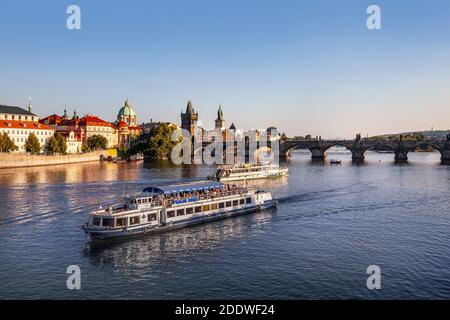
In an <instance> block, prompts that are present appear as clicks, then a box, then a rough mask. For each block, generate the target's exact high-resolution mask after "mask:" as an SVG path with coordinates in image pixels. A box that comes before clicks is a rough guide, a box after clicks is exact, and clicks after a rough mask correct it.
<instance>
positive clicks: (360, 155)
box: [348, 143, 367, 162]
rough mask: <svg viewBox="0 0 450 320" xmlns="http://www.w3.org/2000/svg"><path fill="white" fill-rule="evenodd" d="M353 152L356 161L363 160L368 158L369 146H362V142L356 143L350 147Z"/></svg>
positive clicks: (353, 158)
mask: <svg viewBox="0 0 450 320" xmlns="http://www.w3.org/2000/svg"><path fill="white" fill-rule="evenodd" d="M348 149H349V150H350V152H351V153H352V160H353V161H354V162H363V161H364V160H365V158H366V151H367V148H364V147H363V146H361V144H360V143H355V144H353V146H352V147H351V148H348Z"/></svg>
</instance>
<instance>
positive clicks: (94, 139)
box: [87, 135, 108, 150]
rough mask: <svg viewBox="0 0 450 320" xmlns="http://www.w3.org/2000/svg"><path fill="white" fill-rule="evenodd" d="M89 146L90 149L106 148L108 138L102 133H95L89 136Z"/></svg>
mask: <svg viewBox="0 0 450 320" xmlns="http://www.w3.org/2000/svg"><path fill="white" fill-rule="evenodd" d="M87 146H88V147H89V149H90V150H105V149H106V148H107V147H108V139H106V138H105V137H104V136H101V135H93V136H91V137H89V138H88V140H87Z"/></svg>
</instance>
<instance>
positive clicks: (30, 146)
mask: <svg viewBox="0 0 450 320" xmlns="http://www.w3.org/2000/svg"><path fill="white" fill-rule="evenodd" d="M25 151H26V152H29V153H31V154H38V153H40V152H41V144H40V143H39V139H38V137H36V135H35V134H34V133H30V134H29V135H28V138H27V140H25Z"/></svg>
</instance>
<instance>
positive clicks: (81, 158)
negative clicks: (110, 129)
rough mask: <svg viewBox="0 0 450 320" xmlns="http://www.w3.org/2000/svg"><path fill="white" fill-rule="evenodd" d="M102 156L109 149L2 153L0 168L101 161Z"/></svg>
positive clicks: (106, 154)
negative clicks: (62, 153)
mask: <svg viewBox="0 0 450 320" xmlns="http://www.w3.org/2000/svg"><path fill="white" fill-rule="evenodd" d="M102 156H103V157H104V158H107V157H108V150H99V151H92V152H87V153H83V154H67V155H59V156H52V155H28V154H11V153H0V169H6V168H24V167H37V166H52V165H60V164H69V163H80V162H93V161H99V160H100V158H101V157H102Z"/></svg>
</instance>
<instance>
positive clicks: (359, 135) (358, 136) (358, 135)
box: [355, 133, 361, 142]
mask: <svg viewBox="0 0 450 320" xmlns="http://www.w3.org/2000/svg"><path fill="white" fill-rule="evenodd" d="M355 141H357V142H359V141H361V133H358V134H356V138H355Z"/></svg>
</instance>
